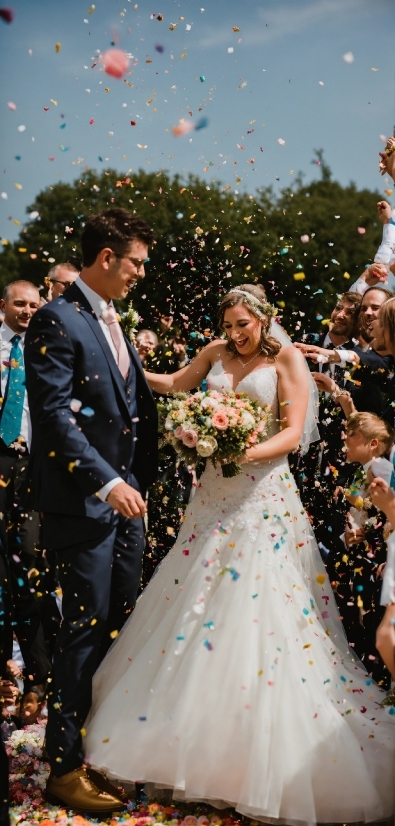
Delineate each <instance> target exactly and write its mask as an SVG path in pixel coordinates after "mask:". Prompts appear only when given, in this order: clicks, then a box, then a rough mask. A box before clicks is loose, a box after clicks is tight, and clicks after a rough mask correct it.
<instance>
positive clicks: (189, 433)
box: [182, 430, 198, 447]
mask: <svg viewBox="0 0 395 826" xmlns="http://www.w3.org/2000/svg"><path fill="white" fill-rule="evenodd" d="M197 440H198V435H197V433H196V430H184V434H183V436H182V443H183V444H184V445H185V447H195V445H196V442H197Z"/></svg>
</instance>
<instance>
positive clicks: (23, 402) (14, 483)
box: [0, 281, 50, 683]
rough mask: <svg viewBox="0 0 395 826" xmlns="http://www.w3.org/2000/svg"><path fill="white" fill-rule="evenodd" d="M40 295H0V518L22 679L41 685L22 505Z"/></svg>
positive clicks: (23, 288) (34, 518)
mask: <svg viewBox="0 0 395 826" xmlns="http://www.w3.org/2000/svg"><path fill="white" fill-rule="evenodd" d="M39 300H40V296H39V292H38V289H37V287H35V286H34V284H31V283H30V282H29V281H13V282H11V283H10V284H8V285H7V286H6V287H5V289H4V292H3V298H2V299H1V301H0V307H1V309H2V310H3V312H4V322H3V323H2V325H1V328H0V350H1V366H2V370H1V395H2V399H3V401H2V406H1V411H0V480H1V485H0V512H1V513H2V514H3V515H4V520H5V527H6V543H7V548H8V563H9V569H10V574H11V590H12V598H13V602H14V608H15V623H16V624H15V632H16V635H17V638H18V642H19V645H20V647H21V651H22V656H23V659H24V661H25V664H26V678H27V679H29V680H32V681H33V682H37V683H42V682H45V680H46V677H47V674H48V671H49V667H50V663H49V660H48V657H47V654H46V649H45V643H44V636H43V629H42V625H41V620H40V612H39V607H38V604H37V600H36V598H35V595H34V588H33V587H32V584H33V583H32V579H31V571H33V570H34V569H35V567H36V556H37V555H36V545H37V543H38V539H39V515H38V513H37V512H36V511H33V510H27V509H26V507H25V505H24V502H23V494H24V488H25V485H26V481H27V465H28V461H29V454H30V446H31V420H30V411H29V403H28V397H27V393H26V391H25V365H24V347H25V335H26V330H27V329H28V326H29V324H30V321H31V319H32V317H33V316H34V314H35V313H36V311H37V310H38V307H39Z"/></svg>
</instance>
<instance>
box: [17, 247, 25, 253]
mask: <svg viewBox="0 0 395 826" xmlns="http://www.w3.org/2000/svg"><path fill="white" fill-rule="evenodd" d="M18 252H27V249H26V247H18Z"/></svg>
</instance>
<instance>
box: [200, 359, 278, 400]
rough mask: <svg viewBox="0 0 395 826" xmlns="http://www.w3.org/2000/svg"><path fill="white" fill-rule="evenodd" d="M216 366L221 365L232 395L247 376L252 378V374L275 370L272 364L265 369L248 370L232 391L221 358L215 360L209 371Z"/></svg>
mask: <svg viewBox="0 0 395 826" xmlns="http://www.w3.org/2000/svg"><path fill="white" fill-rule="evenodd" d="M216 364H220V365H221V367H222V371H223V374H224V376H225V378H226V380H227V382H228V384H229V387H230V389H231V391H232V393H237V390H238V388H239V387H240V385H241V384H242V383H243V381H244V380H245V379H246V378H248V376H252V374H253V373H260V372H261V371H262V370H276V368H275V366H274V364H268V365H267V366H266V367H258V369H257V370H250V372H249V373H246V375H245V376H243V378H242V379H241V381H239V383H238V384H236V387H235V389H233V387H232V385H231V382H230V380H229V378H228V375H227V373H226V372H225V368H224V363H223V361H222V359H221V358H219V359H217V361H215V362H214V364H213V365H212V367H211V370H213V369H214V367H215V365H216ZM276 372H277V371H276Z"/></svg>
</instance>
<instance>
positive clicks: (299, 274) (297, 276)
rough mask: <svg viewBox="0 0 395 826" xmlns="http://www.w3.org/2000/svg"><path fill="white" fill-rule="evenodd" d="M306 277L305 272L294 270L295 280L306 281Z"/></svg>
mask: <svg viewBox="0 0 395 826" xmlns="http://www.w3.org/2000/svg"><path fill="white" fill-rule="evenodd" d="M305 278H306V276H305V274H304V272H294V281H304V280H305Z"/></svg>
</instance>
